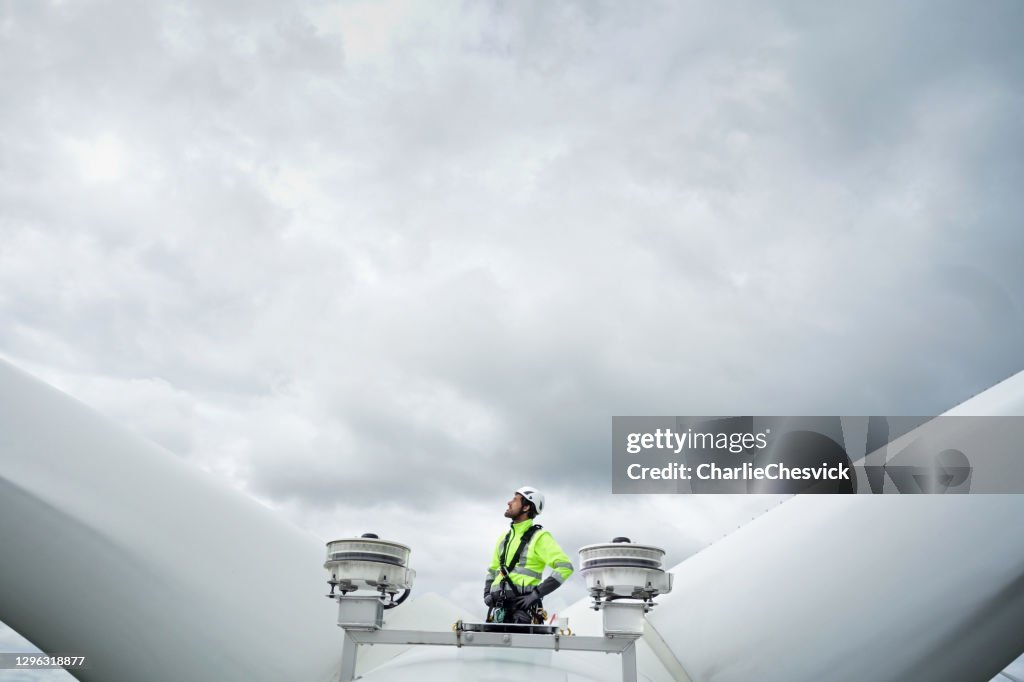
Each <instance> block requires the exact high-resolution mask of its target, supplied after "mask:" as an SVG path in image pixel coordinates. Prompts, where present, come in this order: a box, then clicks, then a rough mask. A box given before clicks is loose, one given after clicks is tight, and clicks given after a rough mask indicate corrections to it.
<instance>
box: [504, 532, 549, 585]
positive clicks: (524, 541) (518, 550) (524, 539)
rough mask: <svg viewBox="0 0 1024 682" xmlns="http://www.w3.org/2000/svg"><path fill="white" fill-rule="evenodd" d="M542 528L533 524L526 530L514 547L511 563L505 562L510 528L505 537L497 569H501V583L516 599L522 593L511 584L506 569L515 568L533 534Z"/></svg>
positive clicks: (510, 538) (510, 535)
mask: <svg viewBox="0 0 1024 682" xmlns="http://www.w3.org/2000/svg"><path fill="white" fill-rule="evenodd" d="M543 528H544V526H542V525H540V524H539V523H535V524H534V525H532V526H530V527H529V528H527V529H526V532H525V533H523V537H522V538H520V539H519V546H518V547H516V551H515V554H513V555H512V561H506V559H507V558H508V546H509V545H510V544H511V543H512V529H511V528H510V529H509V531H508V533H507V534H506V535H505V547H504V549H502V550H501V558H500V560H499V561H498V568H500V569H501V581H502V583H504V584H507V585H508V586H509V587H510V588H511V589H512V593H513V594H515V595H516V596H517V597H521V596H522V595H523V593H522V592H520V591H519V588H518V587H516V584H515V583H514V582H512V578H511V576H509V570H508V567H509V566H515V565H516V564H518V563H519V557H521V556H522V555H523V550H524V549H526V546H527V545H529V544H530V540H532V539H533V536H534V534H535V533H536V532H537V531H539V530H541V529H543Z"/></svg>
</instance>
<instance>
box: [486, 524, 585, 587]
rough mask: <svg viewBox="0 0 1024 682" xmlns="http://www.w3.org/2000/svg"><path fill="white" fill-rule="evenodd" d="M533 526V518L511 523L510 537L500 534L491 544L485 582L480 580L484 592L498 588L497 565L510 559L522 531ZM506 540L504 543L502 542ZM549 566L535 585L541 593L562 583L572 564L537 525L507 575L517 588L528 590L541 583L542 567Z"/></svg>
mask: <svg viewBox="0 0 1024 682" xmlns="http://www.w3.org/2000/svg"><path fill="white" fill-rule="evenodd" d="M531 526H533V519H526V520H525V521H520V522H519V523H513V524H512V536H511V537H508V533H507V532H506V533H502V535H501V536H500V537H499V538H498V542H497V544H496V545H495V547H494V556H493V557H492V558H491V565H490V568H489V569H488V571H487V581H486V582H485V583H484V593H485V594H486V593H487V592H488V591H491V592H499V591H501V587H502V575H501V570H500V568H499V566H500V563H501V561H502V559H503V558H504V560H505V562H506V563H508V562H511V561H512V558H513V557H514V556H515V553H516V549H518V547H519V544H520V541H521V540H522V537H523V533H525V532H526V531H527V529H529V528H530V527H531ZM506 540H507V542H506ZM545 566H550V567H551V569H552V570H551V575H550V576H548V579H547V580H545V581H544V584H543V585H542V586H541V587H539V588H538V590H539V591H540V592H541V594H542V596H546V595H547V594H550V593H551V592H553V591H554V590H555V589H557V588H558V587H559V586H560V585H561V584H562V583H564V582H565V581H566V580H567V579H568V578H569V576H571V575H572V571H573V568H572V563H571V562H570V561H569V557H568V556H566V555H565V552H563V551H562V548H561V547H559V546H558V543H557V542H555V539H554V538H553V537H551V533H549V532H548V531H546V530H544V529H543V528H541V529H540V530H538V531H537V532H536V533H534V535H533V537H532V538H530V544H529V545H527V547H526V548H525V549H524V550H523V552H522V554H521V555H520V556H519V562H518V563H517V564H516V565H515V566H509V567H508V572H509V578H510V580H511V581H512V582H513V583H514V584H515V585H516V586H517V588H518V589H520V590H523V589H524V588H526V589H529V588H531V587H534V586H538V585H541V578H543V576H544V567H545Z"/></svg>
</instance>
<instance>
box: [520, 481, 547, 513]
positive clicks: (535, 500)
mask: <svg viewBox="0 0 1024 682" xmlns="http://www.w3.org/2000/svg"><path fill="white" fill-rule="evenodd" d="M516 494H518V495H522V496H523V497H525V498H526V499H527V500H528V501H530V502H531V503H532V504H533V509H534V511H536V512H537V513H536V514H535V515H534V516H540V513H541V512H542V511H544V495H542V494H541V492H540V491H539V490H537V489H536V488H534V487H533V486H531V485H524V486H523V487H522V488H520V489H519V490H517V491H516Z"/></svg>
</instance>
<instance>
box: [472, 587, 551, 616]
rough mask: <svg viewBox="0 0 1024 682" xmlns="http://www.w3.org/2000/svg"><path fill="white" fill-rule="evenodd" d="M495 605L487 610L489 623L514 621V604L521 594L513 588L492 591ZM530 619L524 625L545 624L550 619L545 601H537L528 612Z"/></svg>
mask: <svg viewBox="0 0 1024 682" xmlns="http://www.w3.org/2000/svg"><path fill="white" fill-rule="evenodd" d="M492 594H493V595H494V596H493V600H494V606H492V607H491V608H490V609H488V611H487V622H488V623H513V622H515V621H514V620H513V617H514V616H515V615H516V610H515V607H514V606H513V604H514V603H515V600H516V597H518V596H519V595H518V594H516V593H515V592H513V591H511V590H501V591H500V592H492ZM527 613H528V615H529V621H528V622H525V623H523V624H524V625H543V624H544V623H546V622H547V620H548V612H547V611H546V610H545V609H544V604H543V602H537V603H536V604H534V605H533V606H532V607H531V608H530V610H529V611H528V612H527Z"/></svg>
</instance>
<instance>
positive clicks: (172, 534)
mask: <svg viewBox="0 0 1024 682" xmlns="http://www.w3.org/2000/svg"><path fill="white" fill-rule="evenodd" d="M323 560H324V545H323V543H322V542H320V541H319V540H318V539H317V538H313V537H311V536H307V535H305V534H303V533H301V532H299V531H297V530H295V529H293V528H291V527H289V526H287V525H286V524H284V523H282V522H281V521H280V520H279V519H277V518H276V517H275V515H274V514H273V513H272V512H271V511H269V510H267V509H264V508H263V507H261V506H260V505H258V504H257V503H255V502H253V501H252V500H249V499H247V498H245V497H244V496H242V495H241V494H238V493H236V492H234V491H232V490H230V489H228V488H227V487H225V486H223V485H221V484H220V483H219V482H217V481H215V480H214V479H213V478H212V477H210V476H207V475H204V474H203V473H202V472H199V471H197V470H195V469H194V468H192V467H190V466H188V465H186V464H185V463H183V462H181V461H179V460H177V459H176V458H175V457H174V456H173V455H171V454H170V453H168V452H166V451H164V450H162V449H160V448H158V447H157V446H155V445H153V444H152V443H149V442H148V441H145V440H144V439H142V438H140V437H138V436H135V435H132V434H130V433H127V432H125V431H123V430H120V429H118V428H116V427H114V426H112V425H110V424H109V423H108V422H107V421H106V420H105V419H103V418H102V417H100V416H99V415H97V414H96V413H94V412H93V411H91V410H89V409H88V408H86V407H84V406H82V405H81V404H79V403H77V402H75V401H74V400H72V399H70V398H69V397H67V396H66V395H64V394H62V393H60V392H58V391H56V390H54V389H52V388H50V387H48V386H46V385H45V384H42V383H41V382H39V381H37V380H35V379H33V378H31V377H29V376H27V375H26V374H24V373H22V372H21V371H19V370H16V369H15V368H13V367H12V366H10V365H9V364H7V363H4V362H2V361H0V585H2V589H0V620H2V621H4V622H5V623H7V624H8V625H10V626H11V627H13V628H14V629H15V630H17V631H18V632H19V633H21V634H22V635H23V636H24V637H26V638H27V639H29V640H30V641H31V642H32V643H33V644H35V645H36V646H38V647H39V648H40V649H41V650H43V651H46V652H55V653H57V652H59V653H66V654H76V655H84V656H86V657H87V663H88V668H87V669H85V670H81V671H77V672H76V673H75V675H76V676H77V677H78V678H79V679H82V680H89V681H97V682H139V680H147V681H148V682H162V681H167V682H171V681H175V682H180V681H181V680H218V682H236V681H237V682H257V681H259V680H267V681H271V680H273V681H275V682H277V681H280V680H301V681H306V680H309V681H311V682H321V681H322V680H328V679H336V676H337V672H338V669H339V667H340V638H339V635H340V633H339V632H338V629H337V628H336V627H335V626H334V625H333V618H334V609H333V608H332V606H331V604H330V602H328V601H327V600H326V599H325V598H324V597H323V596H321V595H322V594H324V593H325V592H326V590H327V585H326V584H325V573H324V571H323V570H322V569H321V568H320V567H321V566H322V564H323Z"/></svg>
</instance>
